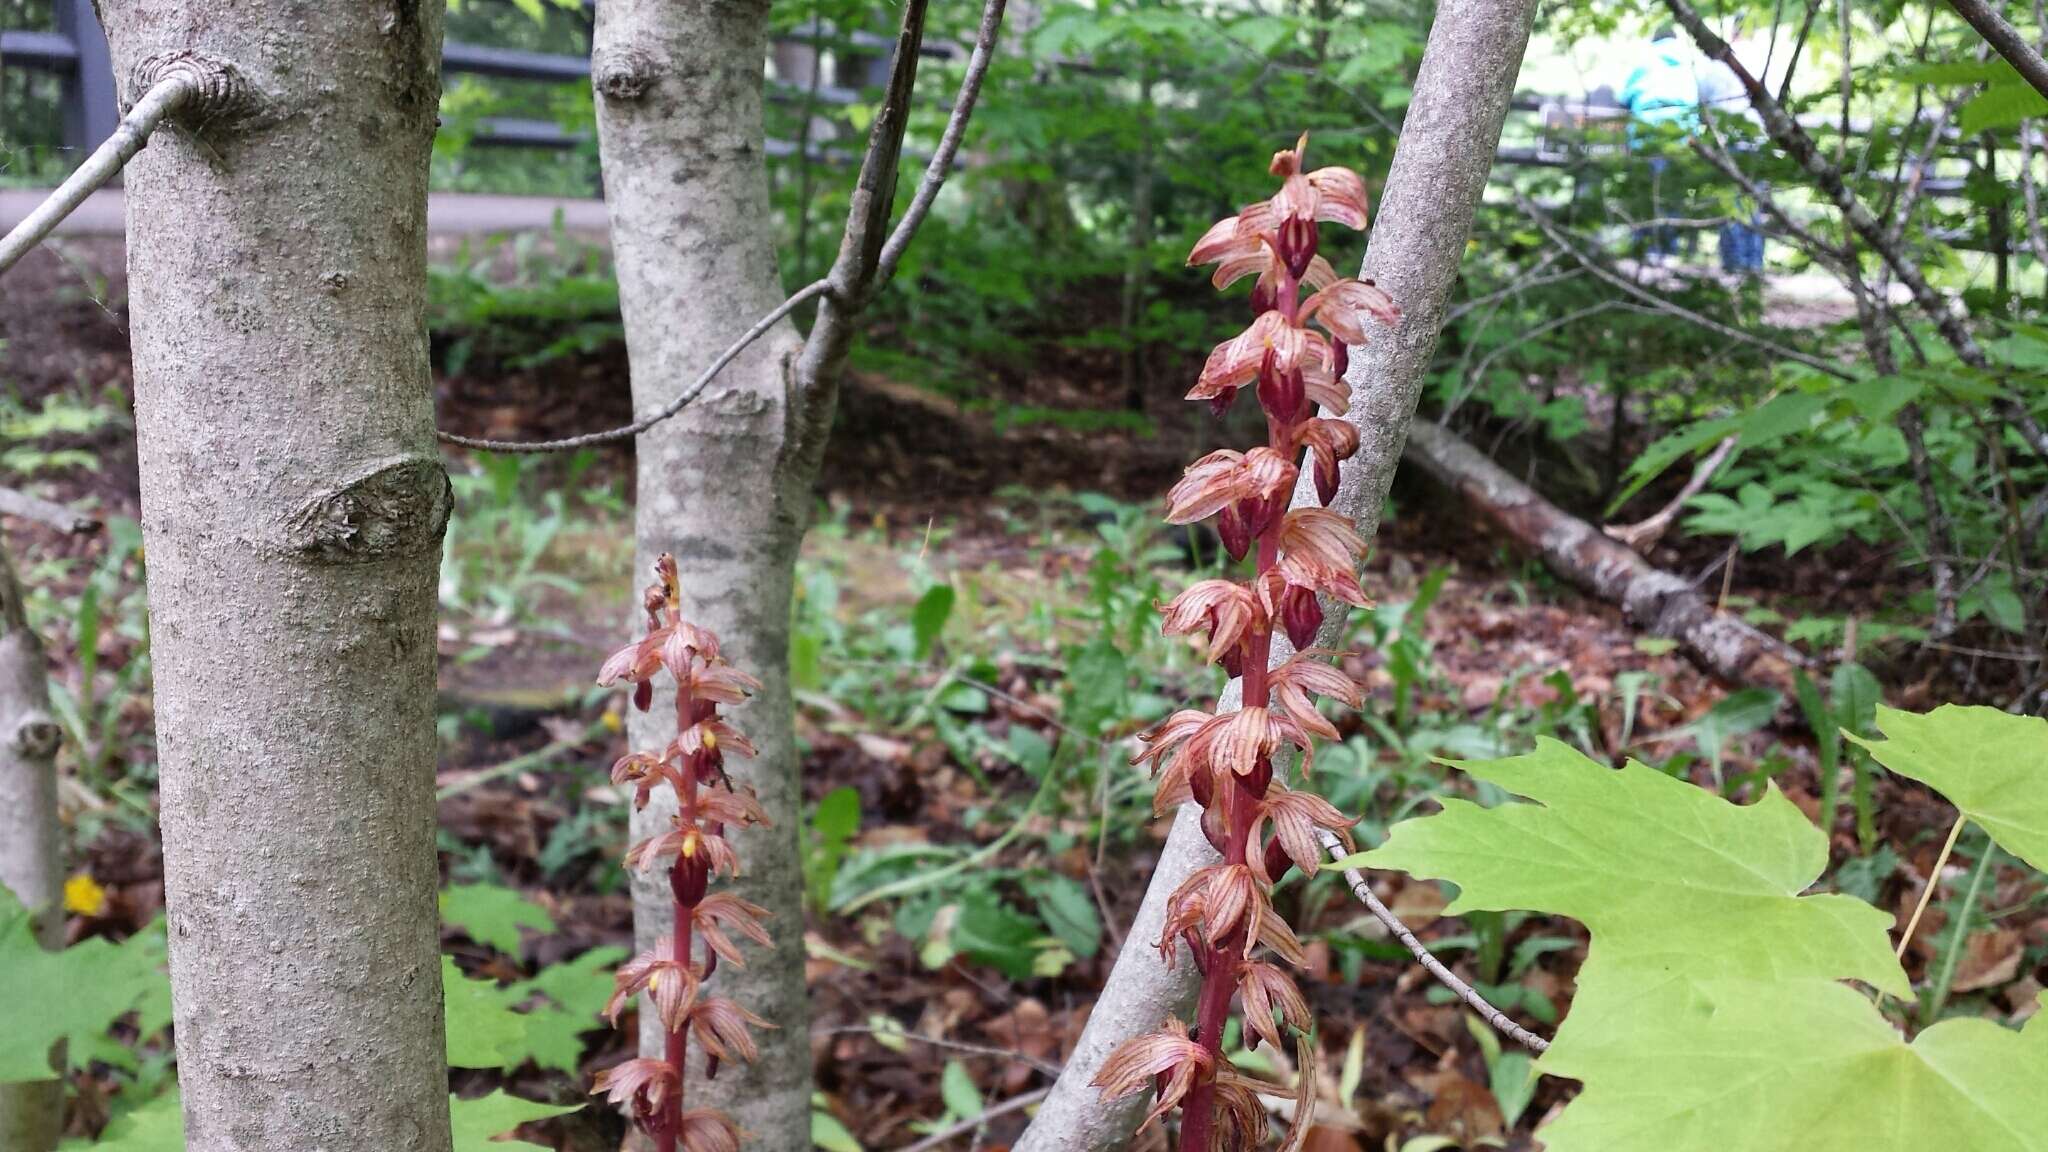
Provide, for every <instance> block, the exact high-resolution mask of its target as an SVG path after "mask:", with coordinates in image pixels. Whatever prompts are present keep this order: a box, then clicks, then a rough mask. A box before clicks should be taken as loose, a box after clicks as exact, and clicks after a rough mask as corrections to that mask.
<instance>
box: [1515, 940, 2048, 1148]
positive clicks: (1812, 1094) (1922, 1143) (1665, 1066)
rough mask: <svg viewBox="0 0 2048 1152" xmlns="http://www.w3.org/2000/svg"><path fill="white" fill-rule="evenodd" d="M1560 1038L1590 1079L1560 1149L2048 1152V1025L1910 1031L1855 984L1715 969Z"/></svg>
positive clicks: (1955, 1024)
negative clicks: (1680, 992)
mask: <svg viewBox="0 0 2048 1152" xmlns="http://www.w3.org/2000/svg"><path fill="white" fill-rule="evenodd" d="M1692 991H1693V992H1694V993H1695V994H1694V995H1693V996H1692V997H1691V998H1689V999H1683V1000H1682V999H1681V998H1679V997H1673V996H1664V997H1656V998H1652V999H1650V1000H1648V1001H1645V1002H1643V1003H1642V1004H1640V1005H1639V1011H1638V1012H1637V1013H1636V1015H1635V1016H1634V1017H1633V1018H1632V1019H1631V1020H1630V1021H1629V1022H1628V1026H1627V1027H1626V1028H1618V1029H1614V1030H1611V1031H1609V1032H1608V1033H1606V1034H1605V1035H1593V1034H1591V1033H1588V1032H1584V1031H1581V1032H1579V1033H1577V1034H1576V1035H1575V1036H1573V1037H1571V1038H1566V1037H1564V1036H1560V1037H1559V1039H1558V1042H1557V1043H1556V1044H1554V1045H1553V1046H1552V1047H1551V1049H1550V1051H1549V1052H1547V1053H1545V1054H1544V1056H1543V1059H1542V1060H1541V1061H1539V1062H1538V1065H1537V1066H1538V1067H1539V1068H1541V1069H1542V1070H1543V1071H1545V1072H1548V1073H1552V1074H1555V1075H1560V1076H1569V1077H1572V1078H1574V1079H1577V1080H1581V1081H1583V1082H1584V1083H1585V1090H1584V1091H1583V1092H1581V1093H1580V1094H1579V1096H1578V1098H1577V1099H1575V1100H1573V1101H1572V1103H1571V1104H1570V1105H1569V1106H1567V1107H1566V1108H1565V1110H1564V1113H1563V1114H1562V1115H1561V1116H1559V1117H1558V1119H1557V1121H1556V1122H1555V1123H1553V1124H1550V1125H1548V1126H1547V1127H1545V1128H1544V1129H1543V1132H1542V1138H1543V1144H1544V1147H1545V1148H1546V1149H1547V1150H1548V1152H2048V1093H2044V1092H2043V1091H2041V1086H2042V1085H2043V1084H2044V1083H2048V1023H2043V1017H2048V1012H2043V1013H2037V1014H2036V1015H2035V1017H2034V1018H2033V1020H2032V1021H2031V1022H2029V1023H2028V1025H2027V1027H2026V1028H2025V1029H2024V1030H2023V1031H2014V1030H2011V1029H2007V1028H2002V1027H2000V1026H1999V1025H1997V1024H1994V1023H1991V1022H1990V1021H1988V1020H1974V1019H1958V1020H1945V1021H1943V1022H1941V1023H1939V1024H1936V1025H1935V1026H1934V1027H1932V1028H1929V1029H1928V1030H1926V1031H1925V1032H1922V1033H1921V1034H1920V1035H1919V1036H1918V1037H1917V1038H1915V1039H1914V1040H1913V1042H1912V1043H1910V1044H1909V1043H1907V1042H1906V1041H1905V1040H1904V1039H1903V1038H1902V1037H1901V1036H1900V1035H1899V1034H1898V1032H1897V1031H1895V1030H1894V1029H1893V1028H1892V1026H1891V1025H1890V1024H1889V1023H1887V1022H1886V1020H1885V1019H1884V1017H1883V1016H1881V1015H1879V1014H1878V1012H1877V1009H1876V1008H1874V1007H1873V1006H1872V1005H1871V1003H1870V1002H1869V1001H1868V1000H1866V999H1864V997H1863V996H1862V995H1860V994H1859V993H1858V992H1857V991H1856V990H1855V989H1853V988H1850V987H1849V986H1847V985H1844V984H1835V983H1830V982H1826V981H1811V980H1801V981H1791V982H1786V983H1768V982H1765V981H1758V980H1732V981H1728V980H1715V981H1706V982H1703V983H1701V984H1698V985H1696V986H1695V987H1694V988H1693V990H1692Z"/></svg>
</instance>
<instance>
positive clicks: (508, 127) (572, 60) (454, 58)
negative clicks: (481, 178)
mask: <svg viewBox="0 0 2048 1152" xmlns="http://www.w3.org/2000/svg"><path fill="white" fill-rule="evenodd" d="M53 5H54V7H55V9H56V17H57V20H56V28H55V29H54V30H47V31H24V30H15V31H0V67H5V68H28V69H33V70H36V71H40V72H46V73H50V74H53V75H55V76H57V77H59V78H60V80H61V82H62V84H63V95H62V97H61V100H62V104H63V109H64V140H63V144H64V148H65V149H66V151H67V153H69V154H70V155H72V156H74V157H83V156H85V155H86V154H87V153H88V152H90V151H91V150H92V149H93V148H96V147H98V146H99V144H100V142H101V141H103V140H105V139H106V138H107V137H108V136H110V135H112V134H113V131H114V128H115V126H116V125H117V124H119V123H120V120H121V110H120V104H119V98H118V96H117V87H116V84H115V80H114V70H113V62H112V60H111V59H110V57H109V56H108V53H107V40H106V36H105V34H103V33H102V32H101V31H100V25H99V20H98V18H97V17H96V16H95V15H94V13H93V0H53ZM821 35H822V36H823V37H826V38H828V40H829V42H830V43H832V44H834V45H836V49H835V50H834V51H833V52H832V68H831V72H832V81H833V82H831V83H819V84H816V85H811V84H810V83H809V79H810V78H809V76H808V75H806V76H805V77H804V84H803V86H802V87H799V86H797V85H796V84H792V83H789V82H788V81H787V80H783V81H777V82H773V84H772V87H771V96H772V97H773V98H775V99H779V100H795V99H815V100H816V101H817V102H818V103H819V104H822V105H830V106H845V105H850V104H855V103H858V102H859V100H860V93H861V88H862V87H879V86H880V85H882V84H883V83H885V82H886V80H887V79H888V73H889V50H890V48H891V46H892V45H893V43H894V41H893V40H891V39H890V38H889V37H886V36H879V35H875V34H873V33H870V32H861V31H856V32H852V33H843V32H834V31H832V30H829V29H824V30H820V29H814V28H812V27H810V26H808V25H806V26H804V27H800V28H797V29H794V30H793V31H792V33H791V34H790V35H789V36H788V37H787V38H786V39H784V40H782V41H781V42H779V45H778V47H780V48H794V49H797V50H798V51H799V52H803V51H806V50H810V49H812V48H813V46H814V45H815V44H816V43H817V41H818V40H819V39H820V36H821ZM923 54H924V55H926V56H931V57H937V58H941V59H944V58H949V57H951V56H952V55H953V54H954V49H953V48H952V46H950V45H927V46H926V47H925V49H924V53H923ZM778 55H779V53H778ZM441 66H442V69H443V71H444V72H446V73H447V74H448V75H451V76H453V75H470V76H488V77H492V78H496V79H503V80H529V81H536V82H541V83H564V82H570V81H577V80H587V79H589V77H590V58H589V56H587V55H585V54H583V53H573V54H570V53H552V52H534V51H528V50H525V49H518V48H496V47H491V46H488V45H483V44H469V43H465V42H462V41H459V40H450V41H448V42H447V43H445V44H443V45H442V47H441ZM806 66H807V67H810V68H818V67H820V66H821V65H820V59H819V57H818V56H817V55H816V54H815V53H814V54H813V55H812V56H811V57H810V59H809V61H808V62H807V64H806ZM582 141H583V137H582V135H581V134H579V133H576V132H573V131H569V130H566V129H564V128H563V127H562V126H561V125H560V124H557V123H555V122H553V121H549V120H534V119H521V118H514V117H488V118H485V119H484V120H483V121H482V122H481V123H480V124H479V126H478V131H477V132H476V134H475V135H473V136H471V137H470V143H471V144H473V145H480V146H483V147H511V148H550V149H561V148H573V147H575V146H577V145H578V144H579V143H581V142H582ZM793 151H795V148H794V146H793V145H791V144H789V143H787V142H785V141H779V140H770V141H768V152H769V153H770V154H771V155H787V154H789V153H791V152H793Z"/></svg>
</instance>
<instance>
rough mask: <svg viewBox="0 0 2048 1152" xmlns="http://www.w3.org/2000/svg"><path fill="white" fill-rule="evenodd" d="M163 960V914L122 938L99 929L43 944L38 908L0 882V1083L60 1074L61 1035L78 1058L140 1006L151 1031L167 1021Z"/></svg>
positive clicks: (90, 1051)
mask: <svg viewBox="0 0 2048 1152" xmlns="http://www.w3.org/2000/svg"><path fill="white" fill-rule="evenodd" d="M163 963H164V933H163V926H162V924H161V922H158V923H152V924H151V925H150V926H149V927H147V928H145V929H143V930H142V931H140V932H137V933H136V934H135V935H133V936H131V937H129V938H128V939H127V940H125V941H123V942H121V943H119V944H112V943H109V942H108V941H106V940H105V939H103V938H101V937H97V936H95V937H93V938H92V939H90V940H83V941H80V942H79V943H77V944H75V945H73V946H71V947H69V948H66V949H64V950H63V951H62V952H45V951H44V950H43V949H42V947H41V946H40V945H39V944H37V942H36V933H35V917H34V914H33V913H31V912H30V911H29V910H28V909H26V908H24V907H22V904H21V901H20V900H18V899H16V898H15V895H14V893H13V892H12V891H11V890H9V889H8V888H7V886H6V885H4V884H0V1037H4V1038H5V1039H4V1041H0V1083H6V1082H9V1081H17V1080H48V1079H53V1078H55V1077H56V1076H57V1075H58V1070H57V1069H56V1068H54V1067H52V1066H51V1064H50V1059H49V1055H50V1052H51V1049H52V1048H53V1047H54V1046H55V1045H56V1043H57V1042H58V1041H60V1040H62V1041H67V1042H68V1046H67V1048H66V1053H67V1056H68V1058H69V1062H70V1063H72V1064H77V1063H79V1062H81V1061H82V1060H83V1059H84V1058H86V1057H89V1056H91V1055H93V1054H94V1053H96V1052H98V1051H99V1050H100V1049H101V1048H102V1047H104V1045H102V1044H100V1043H99V1041H100V1040H101V1039H102V1038H103V1036H104V1034H105V1032H106V1030H107V1026H108V1025H110V1024H112V1023H113V1022H114V1021H115V1020H117V1019H119V1018H120V1017H121V1016H123V1015H125V1014H127V1013H129V1012H134V1011H139V1012H140V1014H141V1017H142V1024H143V1028H144V1031H145V1034H147V1033H149V1032H154V1031H155V1030H157V1029H158V1028H161V1027H162V1026H163V1024H164V1023H165V1022H167V1021H168V1020H169V1017H170V991H169V987H168V985H167V984H166V983H165V981H164V977H163V973H162V971H161V969H162V966H163Z"/></svg>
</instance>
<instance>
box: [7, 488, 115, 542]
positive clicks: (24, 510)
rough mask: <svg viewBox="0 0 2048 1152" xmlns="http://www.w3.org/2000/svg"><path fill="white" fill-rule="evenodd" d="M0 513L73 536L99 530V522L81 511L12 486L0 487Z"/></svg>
mask: <svg viewBox="0 0 2048 1152" xmlns="http://www.w3.org/2000/svg"><path fill="white" fill-rule="evenodd" d="M0 515H4V516H13V517H16V518H18V519H21V520H33V521H35V522H36V523H38V524H48V525H49V526H50V527H52V528H55V529H57V530H58V531H60V532H69V533H71V534H72V535H74V536H85V535H89V534H91V533H94V532H97V531H99V530H100V522H99V521H98V520H96V519H94V518H92V517H91V516H87V515H86V514H85V513H83V512H80V511H77V510H76V509H73V508H68V507H66V506H64V505H62V504H58V503H55V502H53V501H49V500H45V499H43V498H42V497H40V496H31V495H29V494H28V493H26V492H22V491H18V490H16V489H13V488H0Z"/></svg>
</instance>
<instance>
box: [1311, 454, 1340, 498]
mask: <svg viewBox="0 0 2048 1152" xmlns="http://www.w3.org/2000/svg"><path fill="white" fill-rule="evenodd" d="M1315 473H1316V499H1318V500H1321V501H1322V502H1323V507H1325V508H1328V507H1329V506H1330V501H1332V500H1335V499H1336V498H1337V481H1338V480H1339V479H1341V477H1340V476H1339V475H1338V472H1337V461H1336V460H1334V459H1331V458H1329V457H1326V456H1318V457H1316V467H1315Z"/></svg>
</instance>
